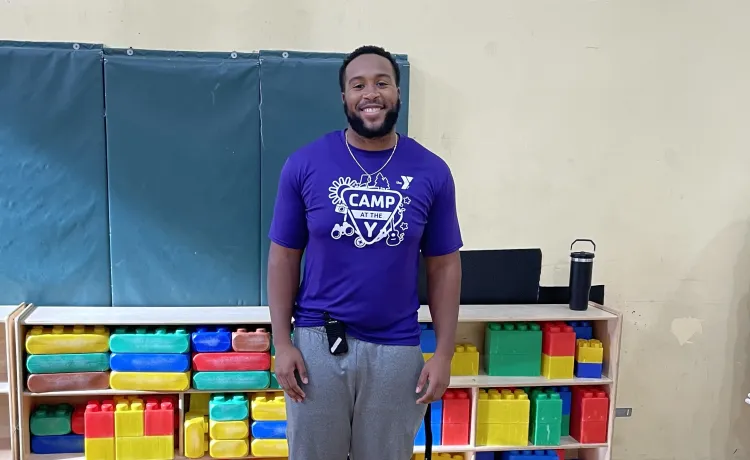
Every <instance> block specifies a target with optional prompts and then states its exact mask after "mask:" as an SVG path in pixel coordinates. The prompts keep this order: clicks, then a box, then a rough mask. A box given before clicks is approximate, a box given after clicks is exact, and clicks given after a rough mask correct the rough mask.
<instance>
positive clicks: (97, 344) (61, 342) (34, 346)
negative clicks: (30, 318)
mask: <svg viewBox="0 0 750 460" xmlns="http://www.w3.org/2000/svg"><path fill="white" fill-rule="evenodd" d="M108 351H109V329H108V328H106V327H104V326H85V327H84V326H52V327H49V326H47V327H44V326H34V327H32V328H31V329H30V330H29V331H28V332H27V333H26V352H28V353H29V354H32V355H51V354H69V353H105V352H108Z"/></svg>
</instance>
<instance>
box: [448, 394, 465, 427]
mask: <svg viewBox="0 0 750 460" xmlns="http://www.w3.org/2000/svg"><path fill="white" fill-rule="evenodd" d="M470 420H471V396H470V395H469V392H468V391H467V390H458V389H448V390H446V391H445V394H443V425H450V424H467V425H468V424H469V421H470Z"/></svg>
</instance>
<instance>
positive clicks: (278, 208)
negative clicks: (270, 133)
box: [268, 158, 308, 249]
mask: <svg viewBox="0 0 750 460" xmlns="http://www.w3.org/2000/svg"><path fill="white" fill-rule="evenodd" d="M301 177H302V174H301V171H300V168H299V166H298V163H297V162H295V161H291V158H288V159H287V161H286V162H285V163H284V166H283V167H282V168H281V174H280V176H279V186H278V190H277V192H276V203H275V204H274V208H273V219H272V220H271V230H270V231H269V233H268V237H269V238H270V239H271V241H273V242H274V243H276V244H278V245H281V246H284V247H287V248H290V249H304V248H305V246H306V245H307V237H308V234H307V215H306V208H305V200H304V197H303V195H302V181H301Z"/></svg>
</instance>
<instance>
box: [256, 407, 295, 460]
mask: <svg viewBox="0 0 750 460" xmlns="http://www.w3.org/2000/svg"><path fill="white" fill-rule="evenodd" d="M252 417H253V441H252V454H253V456H254V457H288V456H289V445H288V444H287V441H286V402H285V400H284V393H282V392H268V393H257V394H254V395H253V398H252Z"/></svg>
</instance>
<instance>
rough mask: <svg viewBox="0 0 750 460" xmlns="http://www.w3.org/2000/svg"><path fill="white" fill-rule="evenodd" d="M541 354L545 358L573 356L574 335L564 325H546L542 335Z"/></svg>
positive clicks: (571, 329) (571, 330) (569, 328)
mask: <svg viewBox="0 0 750 460" xmlns="http://www.w3.org/2000/svg"><path fill="white" fill-rule="evenodd" d="M542 353H544V354H545V355H547V356H575V353H576V333H575V332H574V331H573V328H572V327H570V326H568V325H567V324H565V323H557V322H552V323H547V324H545V325H544V332H543V334H542Z"/></svg>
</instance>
